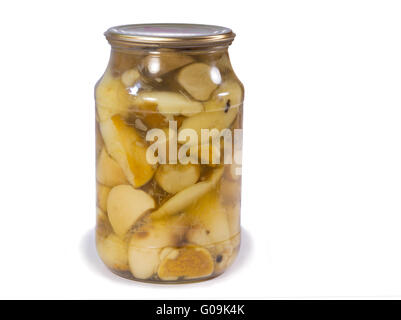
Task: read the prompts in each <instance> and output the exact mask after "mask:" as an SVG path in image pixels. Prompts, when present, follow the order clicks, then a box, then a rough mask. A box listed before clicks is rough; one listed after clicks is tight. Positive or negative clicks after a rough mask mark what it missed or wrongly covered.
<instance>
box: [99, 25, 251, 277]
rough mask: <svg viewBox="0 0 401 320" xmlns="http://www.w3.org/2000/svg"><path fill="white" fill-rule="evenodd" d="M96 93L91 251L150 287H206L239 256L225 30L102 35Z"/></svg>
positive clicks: (237, 179)
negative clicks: (104, 44)
mask: <svg viewBox="0 0 401 320" xmlns="http://www.w3.org/2000/svg"><path fill="white" fill-rule="evenodd" d="M105 36H106V38H107V39H108V41H109V42H110V44H111V47H112V50H111V57H110V61H109V64H108V66H107V69H106V71H105V73H104V74H103V76H102V78H101V79H100V80H99V82H98V83H97V84H96V88H95V99H96V162H97V164H96V180H97V227H96V246H97V251H98V254H99V256H100V258H101V259H102V261H103V262H104V263H105V264H106V266H107V267H108V268H109V269H110V270H111V271H112V272H114V273H116V274H118V275H120V276H122V277H126V278H130V279H135V280H141V281H150V282H165V283H171V282H187V281H199V280H205V279H209V278H213V277H215V276H217V275H219V274H221V273H223V272H224V271H225V270H226V269H227V268H228V267H229V266H230V265H231V264H232V263H233V261H234V259H235V257H236V256H237V253H238V250H239V245H240V203H241V150H242V145H241V144H242V114H243V112H242V103H243V96H244V90H243V86H242V84H241V82H240V81H239V80H238V78H237V77H236V75H235V73H234V71H233V69H232V67H231V64H230V59H229V56H228V46H229V45H230V44H231V42H232V41H233V39H234V37H235V34H234V33H233V32H232V31H231V30H230V29H228V28H223V27H217V26H207V25H189V24H146V25H127V26H119V27H114V28H111V29H109V30H108V31H107V32H106V33H105Z"/></svg>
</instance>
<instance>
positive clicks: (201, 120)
mask: <svg viewBox="0 0 401 320" xmlns="http://www.w3.org/2000/svg"><path fill="white" fill-rule="evenodd" d="M237 114H238V108H230V109H229V110H228V111H227V112H225V111H224V110H218V111H209V112H201V113H199V114H197V115H195V116H193V117H190V118H186V119H184V121H183V122H182V125H181V127H180V129H179V130H178V136H180V133H181V132H182V131H183V130H185V129H192V130H195V132H196V134H197V136H198V137H202V135H201V133H202V131H201V130H202V129H208V130H210V137H211V138H212V139H216V138H218V137H219V136H220V135H221V132H220V131H221V130H223V129H226V128H228V127H229V126H230V125H231V123H232V122H233V121H234V120H235V118H236V117H237ZM212 129H217V130H212Z"/></svg>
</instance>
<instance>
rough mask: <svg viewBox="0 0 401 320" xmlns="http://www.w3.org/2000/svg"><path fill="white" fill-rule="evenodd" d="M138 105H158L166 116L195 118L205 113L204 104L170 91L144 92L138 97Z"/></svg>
mask: <svg viewBox="0 0 401 320" xmlns="http://www.w3.org/2000/svg"><path fill="white" fill-rule="evenodd" d="M135 103H136V104H141V103H142V104H146V103H147V104H156V105H157V110H158V111H159V112H160V113H161V114H163V115H164V116H167V117H171V116H175V115H184V116H187V117H189V116H193V115H195V114H197V113H199V112H201V111H203V105H202V103H200V102H198V101H193V100H191V99H188V98H187V97H185V96H184V95H182V94H180V93H176V92H169V91H143V92H141V93H140V94H139V95H138V98H137V100H136V102H135Z"/></svg>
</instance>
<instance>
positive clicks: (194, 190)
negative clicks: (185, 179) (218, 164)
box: [151, 168, 224, 219]
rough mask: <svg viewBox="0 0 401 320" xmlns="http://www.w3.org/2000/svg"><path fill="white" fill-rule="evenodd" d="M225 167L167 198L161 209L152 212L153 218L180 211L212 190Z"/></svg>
mask: <svg viewBox="0 0 401 320" xmlns="http://www.w3.org/2000/svg"><path fill="white" fill-rule="evenodd" d="M223 171H224V168H217V169H214V170H213V173H212V174H211V176H210V177H209V178H208V179H207V180H205V181H202V182H198V183H196V184H194V185H192V186H190V187H188V188H186V189H184V190H182V191H180V192H178V193H177V194H176V195H174V196H173V197H172V198H170V199H169V200H167V201H166V202H165V203H164V204H163V205H162V206H161V207H160V208H159V209H157V210H156V211H154V212H152V214H151V217H152V218H153V219H160V218H163V217H168V216H171V215H174V214H176V213H179V212H180V211H182V210H184V209H185V208H187V207H189V206H190V205H191V204H193V203H194V202H195V201H196V200H198V199H199V198H201V197H202V196H203V195H205V194H206V193H208V192H209V191H210V190H212V189H213V188H214V187H215V186H216V184H217V182H218V181H219V180H220V178H221V176H222V175H223Z"/></svg>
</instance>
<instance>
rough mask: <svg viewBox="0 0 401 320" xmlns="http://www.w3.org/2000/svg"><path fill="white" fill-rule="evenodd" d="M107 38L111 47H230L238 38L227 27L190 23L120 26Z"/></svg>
mask: <svg viewBox="0 0 401 320" xmlns="http://www.w3.org/2000/svg"><path fill="white" fill-rule="evenodd" d="M104 35H105V37H106V39H107V40H108V41H109V43H110V44H111V45H112V46H117V47H132V46H140V47H160V48H190V47H210V46H215V45H218V46H229V45H230V44H231V43H232V41H233V40H234V38H235V33H234V32H233V31H232V30H231V29H229V28H226V27H221V26H215V25H206V24H187V23H147V24H130V25H121V26H116V27H111V28H109V29H108V30H107V31H106V32H105V33H104Z"/></svg>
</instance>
